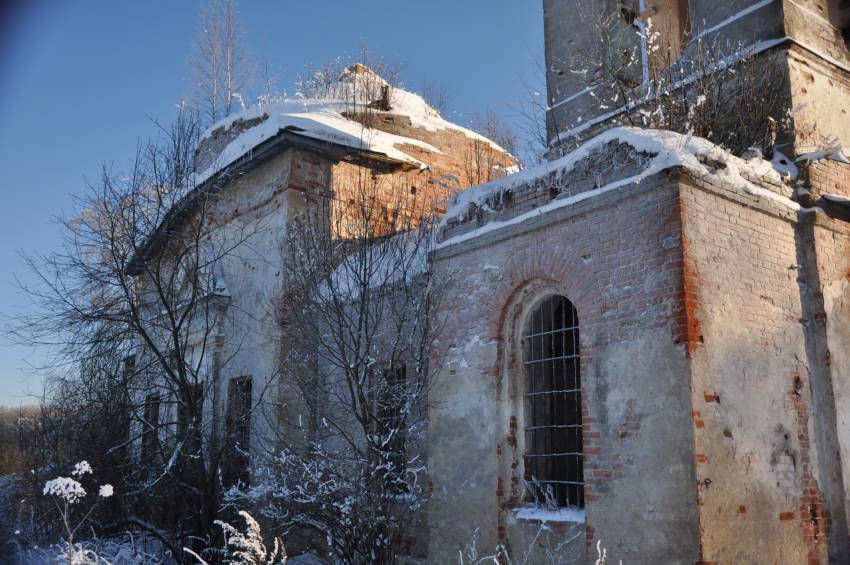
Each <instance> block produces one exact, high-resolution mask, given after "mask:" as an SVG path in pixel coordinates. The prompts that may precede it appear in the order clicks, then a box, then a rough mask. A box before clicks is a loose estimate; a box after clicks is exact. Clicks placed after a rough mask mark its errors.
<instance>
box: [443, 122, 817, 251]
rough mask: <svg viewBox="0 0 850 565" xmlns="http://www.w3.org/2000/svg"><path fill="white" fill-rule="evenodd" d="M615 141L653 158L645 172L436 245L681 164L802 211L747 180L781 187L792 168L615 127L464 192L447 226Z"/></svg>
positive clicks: (676, 137) (674, 136) (664, 134)
mask: <svg viewBox="0 0 850 565" xmlns="http://www.w3.org/2000/svg"><path fill="white" fill-rule="evenodd" d="M610 142H619V143H625V144H628V145H630V146H632V147H634V148H635V149H636V150H637V151H639V152H642V153H646V154H648V155H650V156H651V158H650V159H649V163H648V165H647V167H646V168H645V169H643V170H642V171H641V172H639V173H638V174H636V175H633V176H631V177H628V178H624V179H621V180H618V181H615V182H612V183H610V184H608V185H606V186H603V187H600V188H596V189H594V190H589V191H587V192H581V193H578V194H574V195H571V196H565V197H561V198H556V199H555V200H552V201H551V202H549V203H547V204H545V205H543V206H540V207H538V208H535V209H533V210H530V211H528V212H525V213H524V214H520V215H518V216H516V217H514V218H510V219H507V220H503V221H491V222H489V223H487V224H484V225H483V226H481V227H479V228H477V229H475V230H472V231H470V232H466V233H462V234H459V235H457V236H454V237H451V238H449V239H447V240H445V241H442V242H440V243H438V244H437V245H436V246H435V247H437V248H440V247H446V246H449V245H454V244H457V243H461V242H462V241H466V240H469V239H474V238H476V237H478V236H480V235H483V234H484V233H487V232H491V231H494V230H497V229H500V228H502V227H505V226H508V225H513V224H518V223H521V222H524V221H526V220H528V219H530V218H533V217H536V216H539V215H541V214H545V213H546V212H549V211H551V210H554V209H557V208H561V207H564V206H567V205H570V204H573V203H575V202H579V201H581V200H584V199H587V198H592V197H594V196H597V195H599V194H602V193H604V192H608V191H611V190H616V189H618V188H621V187H623V186H627V185H632V184H636V183H639V182H641V181H642V180H644V179H646V178H648V177H651V176H652V175H655V174H658V173H660V172H662V171H664V170H666V169H670V168H672V167H677V166H681V167H684V168H685V169H686V170H688V171H690V172H691V173H693V174H694V175H697V176H700V177H703V178H710V179H717V180H721V181H725V182H726V183H732V184H734V185H736V186H737V187H739V188H741V189H742V190H744V191H745V192H747V193H749V194H753V195H757V196H760V197H764V198H768V199H770V200H774V201H776V202H778V203H779V204H782V205H783V206H786V207H788V208H791V209H792V210H799V209H800V205H799V204H797V203H796V202H794V201H793V200H791V199H790V198H787V197H785V196H782V195H780V194H777V193H776V192H773V191H771V190H768V189H766V188H763V187H760V186H758V185H756V184H754V183H753V182H751V181H749V180H747V178H745V177H751V178H765V179H768V180H771V181H773V182H774V183H781V182H782V177H783V173H785V174H787V172H788V171H787V170H784V169H783V170H782V171H778V170H777V168H776V165H774V163H771V162H770V161H765V160H764V159H760V158H758V159H751V160H744V159H741V158H739V157H735V156H734V155H732V154H731V153H729V152H728V151H726V150H724V149H722V148H720V147H718V146H717V145H714V144H713V143H711V142H710V141H707V140H705V139H702V138H699V137H693V136H688V135H682V134H679V133H675V132H671V131H666V130H651V129H640V128H633V127H618V128H612V129H610V130H608V131H606V132H604V133H602V134H600V135H597V136H596V137H594V138H592V139H591V140H589V141H588V142H587V143H585V144H584V145H582V146H581V147H579V148H578V149H576V150H575V151H573V152H572V153H570V154H568V155H565V156H564V157H561V158H560V159H556V160H554V161H551V162H549V163H546V164H544V165H541V166H539V167H535V168H532V169H527V170H525V171H523V172H521V173H517V174H514V175H510V176H507V177H505V178H503V179H499V180H496V181H493V182H490V183H487V184H482V185H478V186H476V187H473V188H469V189H467V190H464V191H460V192H458V193H457V194H456V195H455V196H454V197H453V198H452V200H451V201H450V202H449V208H448V211H447V212H446V215H445V217H444V218H443V225H444V226H445V225H446V222H447V220H449V219H453V218H462V217H463V216H465V214H466V213H467V211H468V210H469V206H470V204H473V203H474V204H476V205H477V206H485V205H486V201H487V199H488V198H489V197H492V196H493V195H496V194H499V193H502V192H504V191H506V190H511V189H516V188H519V187H521V186H523V185H529V184H532V183H534V182H535V181H537V180H539V179H543V178H546V177H548V176H549V175H552V174H555V175H556V176H560V175H564V174H566V173H568V172H570V171H571V170H572V169H573V167H575V165H576V164H577V163H578V162H579V161H581V160H583V159H585V158H587V157H588V156H589V155H590V154H591V152H593V151H594V150H597V149H599V148H601V147H603V146H604V145H606V144H608V143H610ZM700 158H702V159H703V160H704V161H711V162H715V163H720V164H723V165H725V167H723V168H720V169H713V168H711V167H709V166H708V165H706V164H705V163H704V162H702V161H701V160H700Z"/></svg>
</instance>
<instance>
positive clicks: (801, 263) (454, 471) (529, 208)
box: [429, 0, 850, 564]
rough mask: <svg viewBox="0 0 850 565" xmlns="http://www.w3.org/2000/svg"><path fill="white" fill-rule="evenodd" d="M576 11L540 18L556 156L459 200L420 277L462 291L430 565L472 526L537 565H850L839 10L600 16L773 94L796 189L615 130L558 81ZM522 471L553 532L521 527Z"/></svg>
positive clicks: (847, 230) (847, 56)
mask: <svg viewBox="0 0 850 565" xmlns="http://www.w3.org/2000/svg"><path fill="white" fill-rule="evenodd" d="M581 4H583V3H582V2H562V1H558V0H551V1H549V0H547V1H545V2H544V8H545V33H546V42H545V45H546V62H547V65H546V68H547V73H548V77H547V78H548V83H549V88H548V90H549V95H550V100H549V102H550V104H549V106H550V110H549V133H550V139H552V141H553V144H554V145H558V144H560V146H561V147H564V148H565V149H566V147H567V146H569V147H570V148H575V149H574V150H571V152H567V154H566V156H564V157H561V158H559V159H556V160H554V161H552V162H551V163H550V164H548V165H546V166H544V167H541V168H539V169H535V170H530V171H525V172H523V173H520V174H519V175H515V176H511V177H508V178H506V179H504V180H502V181H497V182H495V183H491V184H489V185H484V186H480V187H475V188H472V189H470V190H468V191H466V192H464V193H461V194H460V195H459V196H458V197H457V198H456V199H455V201H454V204H453V205H451V206H450V207H449V210H448V213H447V221H446V227H445V229H444V231H443V233H442V242H441V243H440V244H439V247H440V249H439V250H438V251H437V252H436V253H435V254H434V257H433V261H434V264H435V266H436V268H437V269H451V270H453V271H454V272H455V273H456V275H455V279H454V280H455V281H456V288H454V289H453V292H452V293H451V294H452V296H453V297H454V300H452V301H450V303H449V304H448V305H447V309H448V311H449V312H450V314H449V318H450V324H449V327H450V329H449V331H448V332H447V335H444V336H442V338H441V344H440V346H441V349H440V355H444V356H446V358H447V359H448V362H447V363H446V367H447V368H446V370H445V371H446V373H447V374H446V375H444V377H445V378H444V380H445V381H446V382H447V383H449V384H448V385H446V386H445V387H444V388H442V389H438V394H440V395H441V400H446V401H447V400H449V399H452V400H455V402H454V403H449V402H447V403H446V404H448V405H449V406H451V408H448V409H444V410H441V411H439V413H437V412H434V413H433V414H432V419H431V423H430V428H429V442H430V443H429V471H430V473H431V476H432V480H433V481H434V484H435V486H436V488H438V489H440V488H443V489H447V490H449V491H450V492H453V493H456V494H455V495H453V496H452V497H450V498H449V499H448V500H440V501H438V502H435V503H434V504H433V505H432V507H431V508H430V516H429V520H430V536H431V545H430V547H431V554H430V556H429V558H430V559H431V560H432V561H433V562H443V563H447V562H450V561H451V559H452V556H451V555H450V554H449V552H448V551H446V548H453V547H457V546H462V545H463V544H462V543H461V542H462V539H461V537H462V536H463V535H465V534H466V532H464V531H463V529H462V528H460V527H459V525H461V524H464V525H467V524H468V525H472V524H475V525H476V527H480V528H481V532H482V535H483V536H486V539H487V542H489V543H490V544H491V545H494V544H497V543H501V544H505V545H507V546H510V547H512V548H522V547H526V546H527V545H528V544H530V543H533V544H537V545H538V546H540V547H541V552H540V553H539V555H538V556H537V557H536V559H539V560H540V562H547V561H546V560H545V555H544V554H543V552H542V548H543V547H544V546H546V545H547V544H552V542H553V540H554V542H555V543H557V542H558V541H563V540H566V539H567V538H569V537H570V536H572V535H576V532H577V535H578V536H579V537H580V538H581V544H580V545H582V546H586V547H587V555H586V559H587V562H593V561H594V560H595V559H596V556H597V553H596V548H595V545H596V542H597V540H601V542H602V544H603V545H604V546H605V547H606V548H607V549H608V554H609V558H611V557H613V558H614V559H617V560H619V559H622V562H623V563H647V564H650V563H783V564H785V563H809V564H812V563H822V564H826V563H850V538H848V522H847V518H848V516H847V513H848V504H850V495H848V487H850V482H848V481H850V405H848V403H847V402H848V398H850V396H848V395H850V226H849V225H848V224H847V219H848V215H847V212H848V209H847V203H848V202H850V200H848V197H850V161H848V158H847V157H848V155H847V154H846V150H845V152H843V153H842V152H841V151H840V150H838V149H836V148H838V147H841V146H845V147H846V146H848V145H850V49H848V45H849V43H848V40H850V4H848V3H847V2H841V1H838V0H775V1H772V0H763V1H755V0H729V1H723V2H713V1H712V2H708V1H702V0H691V1H690V2H687V1H684V2H676V1H672V2H670V1H664V0H648V1H641V2H633V3H631V2H616V3H614V4H616V6H614V8H613V10H615V11H616V10H619V14H618V15H622V17H623V18H624V19H625V20H626V21H625V22H624V23H625V24H628V25H631V26H633V27H634V29H635V35H636V37H637V38H638V41H639V40H640V39H639V38H640V37H641V29H642V27H643V26H645V25H646V23H647V22H648V21H650V20H651V19H655V20H656V22H659V23H658V29H660V30H661V31H660V33H661V35H662V41H667V42H669V43H668V44H670V45H676V46H678V47H679V48H680V49H681V52H682V53H684V55H685V56H687V54H688V52H689V51H688V50H689V49H691V48H692V46H693V45H694V44H695V43H696V40H697V39H701V40H703V41H705V40H706V39H707V38H710V37H715V36H716V37H721V38H723V39H724V40H728V41H738V42H740V43H741V44H743V45H746V46H748V50H747V51H746V56H747V57H752V58H754V59H758V60H761V61H762V62H763V64H764V65H766V67H765V68H766V69H768V71H767V72H769V73H770V74H772V75H773V76H776V77H780V80H778V81H777V82H775V83H774V84H775V85H776V86H775V88H776V89H777V90H778V91H779V92H777V94H778V95H779V96H780V97H781V99H782V100H783V104H784V105H785V107H786V108H787V111H788V112H789V114H791V115H793V125H792V127H791V128H790V130H789V132H788V133H787V134H786V138H785V139H779V140H778V143H779V145H777V147H778V148H781V151H782V154H784V155H787V156H788V157H787V159H785V161H786V162H787V161H790V160H796V162H797V164H798V165H799V175H798V176H797V175H796V174H795V175H793V177H795V178H794V180H792V177H791V176H789V175H787V174H780V173H778V172H777V171H775V170H773V169H772V168H771V167H764V166H763V165H764V164H765V162H764V161H762V160H761V159H758V158H756V159H754V160H747V161H745V160H742V159H738V158H735V157H732V156H731V155H728V154H727V153H725V152H723V151H719V150H718V149H717V148H716V147H714V146H711V145H710V144H703V143H702V142H701V141H700V140H697V139H694V138H689V137H683V136H678V135H675V134H661V133H659V132H646V131H640V130H635V129H633V128H614V129H611V128H612V127H613V126H615V125H617V124H628V122H626V120H625V118H626V115H627V114H629V113H630V112H631V111H632V110H634V111H635V112H639V108H638V107H637V106H635V107H634V108H629V107H628V106H624V107H621V108H620V109H619V110H617V109H616V108H614V109H612V108H610V107H608V108H605V107H604V105H603V104H601V103H600V98H599V97H597V96H594V94H595V93H594V88H595V87H594V86H591V87H588V86H587V83H586V82H582V81H581V80H580V79H581V78H582V77H581V76H580V74H579V73H575V72H570V71H571V69H570V68H569V67H568V66H567V65H568V62H569V60H570V59H571V57H573V56H574V55H575V54H578V52H579V51H580V49H581V48H582V45H583V43H586V42H589V41H591V38H589V37H588V34H589V33H591V31H589V30H590V27H589V26H585V25H582V24H581V22H580V19H578V18H576V13H577V10H578V8H579V7H580V5H581ZM651 56H652V54H651V53H650V54H649V57H651ZM649 57H647V56H646V55H645V56H644V58H643V61H642V64H643V65H647V63H648V61H647V59H648V58H649ZM640 64H641V62H638V66H640ZM592 72H593V70H591V73H592ZM636 74H637V80H636V82H638V83H639V82H640V80H641V71H640V68H638V70H637V73H636ZM727 111H728V113H729V114H731V115H734V119H735V120H745V119H746V116H745V115H741V114H736V112H737V111H740V109H737V108H736V107H735V106H734V105H733V106H730V107H728V108H727ZM823 147H829V148H830V149H829V150H826V151H820V152H818V153H814V154H812V153H811V152H812V151H813V150H814V148H823ZM566 151H570V150H566ZM566 151H565V152H566ZM774 160H775V159H774ZM599 162H603V163H607V165H605V166H603V167H602V168H601V169H600V167H599ZM493 203H498V205H493ZM546 397H553V398H556V399H557V400H552V401H545V400H540V399H541V398H546ZM530 470H531V471H533V472H534V473H535V476H536V478H537V479H539V480H540V481H543V482H548V483H549V485H551V487H552V489H551V490H550V492H553V493H554V499H555V504H554V505H556V506H559V507H561V510H560V511H554V512H550V513H548V514H547V513H546V512H535V511H534V510H533V509H529V508H528V502H527V501H528V496H527V492H526V491H525V489H527V487H526V486H524V484H525V482H526V481H527V479H528V477H529V471H530ZM554 505H550V508H551V507H552V506H554ZM542 522H546V523H547V525H548V528H546V529H545V531H544V533H543V534H542V536H539V537H537V538H536V539H535V535H536V534H537V532H539V531H540V530H539V525H540V524H541V523H542ZM542 538H547V539H542ZM532 540H534V541H532ZM447 542H448V543H447ZM581 560H582V559H581V558H580V559H579V561H581Z"/></svg>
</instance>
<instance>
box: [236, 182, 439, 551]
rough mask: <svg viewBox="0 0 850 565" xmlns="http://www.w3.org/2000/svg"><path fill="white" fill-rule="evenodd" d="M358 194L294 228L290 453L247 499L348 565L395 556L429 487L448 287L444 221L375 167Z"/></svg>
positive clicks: (286, 447)
mask: <svg viewBox="0 0 850 565" xmlns="http://www.w3.org/2000/svg"><path fill="white" fill-rule="evenodd" d="M347 196H348V199H347V201H346V202H345V210H344V213H335V212H334V211H333V210H332V208H333V206H335V205H337V204H338V201H335V200H328V199H319V200H317V201H314V202H312V203H310V204H311V206H310V207H309V208H308V210H309V211H308V212H306V213H305V214H304V215H303V216H302V217H301V219H300V220H299V221H298V222H297V223H296V224H295V225H294V226H293V227H292V230H291V235H290V239H289V241H290V246H291V249H292V252H291V256H290V258H289V260H288V261H287V262H286V267H285V273H286V280H287V283H288V286H287V288H288V289H289V291H288V292H287V293H286V295H285V296H284V298H283V299H282V301H281V323H282V325H283V328H284V340H283V358H282V367H283V369H282V379H281V382H282V385H281V398H282V399H283V400H282V402H283V405H282V406H281V414H282V416H283V425H282V426H281V428H280V433H281V438H280V441H281V444H282V450H281V451H280V452H278V453H277V454H276V455H274V456H273V457H271V458H270V459H269V460H268V461H267V462H266V464H265V465H261V466H260V468H259V470H258V472H257V473H256V475H255V478H254V484H253V486H252V487H251V489H249V490H247V491H245V492H244V493H241V494H239V495H237V496H236V499H247V500H249V501H250V502H251V503H252V504H258V505H260V506H261V507H262V513H263V514H264V515H265V516H268V517H271V518H272V523H273V524H274V525H275V526H276V527H278V528H284V529H285V530H286V531H293V532H301V533H302V535H303V534H305V533H306V536H307V537H310V536H311V535H312V536H313V537H315V538H317V539H319V540H324V541H326V542H327V544H328V546H329V547H328V549H329V551H330V553H331V554H332V555H333V556H334V557H335V558H337V559H340V560H342V561H343V562H345V563H391V562H394V558H395V556H396V555H398V553H399V552H403V551H404V545H405V543H407V542H408V541H409V539H408V535H409V533H410V530H409V528H410V527H412V526H413V525H414V524H415V522H414V519H415V514H416V511H418V510H419V509H420V508H421V506H422V504H423V502H424V501H425V500H426V499H427V497H428V494H429V493H428V489H427V484H426V483H427V481H426V480H425V460H424V449H423V445H422V443H423V441H424V433H425V430H426V416H427V406H426V398H427V390H428V387H429V386H430V384H431V383H432V377H433V375H434V367H433V365H432V364H431V362H430V359H429V350H430V347H431V344H432V341H433V340H434V339H435V337H436V333H437V327H438V326H437V325H435V323H434V320H432V314H433V311H434V307H435V304H436V303H437V302H438V300H439V288H440V287H441V286H442V285H441V284H440V283H439V281H438V280H437V278H436V277H434V276H433V274H432V273H431V272H430V271H429V267H428V264H427V253H428V250H429V248H430V244H431V241H432V236H433V229H434V227H435V225H436V221H437V216H436V214H435V213H434V211H433V206H432V205H431V203H428V202H423V201H420V200H417V198H416V197H415V196H411V195H410V193H409V191H407V190H404V189H403V188H401V187H391V186H386V185H385V184H381V183H380V182H379V181H377V180H375V179H372V178H371V176H370V175H369V174H368V173H364V175H363V177H362V178H361V184H360V186H358V187H349V190H348V192H347ZM352 200H353V202H352ZM338 234H345V236H346V237H345V238H340V237H337V235H338ZM290 543H291V542H290Z"/></svg>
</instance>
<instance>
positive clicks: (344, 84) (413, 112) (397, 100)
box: [194, 65, 505, 184]
mask: <svg viewBox="0 0 850 565" xmlns="http://www.w3.org/2000/svg"><path fill="white" fill-rule="evenodd" d="M376 86H379V87H381V86H387V87H389V84H388V83H387V82H386V81H384V80H383V79H382V78H380V77H379V76H378V75H377V74H375V73H374V72H372V71H371V70H369V69H368V68H366V67H363V66H362V65H355V66H353V67H350V68H349V69H346V71H345V72H343V74H342V76H341V77H340V78H339V81H338V82H337V83H336V84H335V85H332V86H331V87H329V88H328V92H327V93H326V94H324V95H322V97H321V98H304V97H299V98H295V99H277V100H272V101H270V102H261V103H258V104H257V105H255V106H252V107H250V108H247V109H245V110H243V111H241V112H238V113H235V114H232V115H230V116H228V117H227V118H225V119H223V120H220V121H218V122H216V123H215V124H213V125H212V126H211V127H210V128H209V129H207V131H206V132H204V134H203V135H202V136H201V141H203V140H204V139H206V138H208V137H210V136H212V135H213V132H216V131H219V130H222V129H228V128H230V127H232V126H233V125H234V124H236V123H237V122H239V121H249V120H254V119H257V118H264V119H263V120H262V121H261V122H260V123H259V124H257V125H255V126H254V127H250V128H248V129H246V130H245V131H243V132H241V133H240V134H239V135H238V136H237V137H236V138H235V139H233V140H232V141H231V142H230V143H229V144H228V145H227V146H226V147H225V148H224V150H223V151H222V152H221V154H220V155H219V156H218V158H217V159H216V160H215V162H214V163H213V164H212V165H210V166H209V167H208V168H207V169H206V170H205V171H203V172H201V173H199V174H198V175H196V177H195V179H194V181H195V184H200V183H202V182H204V181H205V180H207V179H208V178H210V177H211V176H212V175H213V174H215V173H216V172H218V171H219V170H221V169H222V168H224V167H226V166H227V165H229V164H231V163H233V162H234V161H236V160H237V159H238V158H239V157H241V156H242V155H245V154H246V153H247V152H249V151H250V150H251V149H253V148H254V147H256V146H257V145H259V144H260V143H262V142H264V141H266V140H268V139H271V138H273V137H274V136H275V135H277V134H278V133H279V132H281V131H291V132H293V133H296V134H298V135H302V136H305V137H310V138H313V139H318V140H322V141H328V142H331V143H336V144H339V145H343V146H346V147H351V148H353V149H357V150H365V151H370V152H374V153H380V154H383V155H386V156H387V157H389V158H391V159H394V160H396V161H400V162H404V163H408V164H412V165H415V166H417V167H419V168H422V169H425V168H427V167H428V165H427V164H426V163H423V162H422V161H420V160H419V159H416V158H414V157H412V156H411V155H409V154H407V153H405V152H404V151H402V150H401V149H398V146H400V145H409V146H414V147H418V148H419V149H423V150H425V151H428V152H431V153H435V154H441V153H442V151H440V150H439V149H438V148H437V147H434V146H433V145H431V144H429V143H426V142H424V141H421V140H419V139H415V138H412V137H406V136H401V135H395V134H392V133H387V132H384V131H381V130H379V129H376V128H369V127H365V126H363V125H362V124H361V123H360V122H358V121H356V120H353V119H349V118H348V117H346V116H345V115H344V113H345V112H346V110H347V109H350V108H351V107H352V101H353V100H356V101H357V103H358V105H362V106H361V107H363V106H365V102H366V101H367V100H368V101H371V100H372V99H375V98H377V96H378V94H377V93H376V92H375V90H376V89H375V87H376ZM390 92H391V94H390V110H389V113H392V114H401V115H405V116H408V117H409V118H410V121H411V123H412V125H413V126H414V127H418V128H422V129H425V130H428V131H438V130H441V129H453V130H456V131H459V132H461V133H463V134H464V135H466V136H467V137H469V138H471V139H476V140H480V141H484V142H486V143H489V144H490V145H492V146H493V147H494V148H496V149H498V150H500V151H502V152H505V151H504V149H502V148H501V147H499V146H498V145H496V144H495V143H493V142H492V141H491V140H489V139H487V138H486V137H484V136H482V135H480V134H477V133H475V132H473V131H471V130H468V129H466V128H463V127H461V126H458V125H455V124H453V123H451V122H448V121H446V120H444V119H443V118H442V117H441V116H440V113H439V112H437V110H435V109H434V108H432V107H431V106H429V105H428V104H427V103H426V102H425V100H424V99H423V98H422V97H421V96H419V95H418V94H414V93H412V92H408V91H406V90H403V89H401V88H391V89H390ZM371 111H374V112H376V113H378V112H381V111H380V110H371Z"/></svg>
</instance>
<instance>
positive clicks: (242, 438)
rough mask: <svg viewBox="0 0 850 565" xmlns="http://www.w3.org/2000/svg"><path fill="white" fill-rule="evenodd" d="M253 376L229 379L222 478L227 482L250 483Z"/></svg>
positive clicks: (227, 483) (233, 483) (231, 483)
mask: <svg viewBox="0 0 850 565" xmlns="http://www.w3.org/2000/svg"><path fill="white" fill-rule="evenodd" d="M252 395H253V383H252V381H251V377H238V378H235V379H230V383H229V384H228V391H227V441H228V457H227V461H226V463H225V465H224V473H223V479H224V483H225V485H227V486H231V485H235V484H236V483H240V482H241V483H243V484H248V479H249V465H250V462H251V459H250V453H251V402H252V398H253V396H252Z"/></svg>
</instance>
